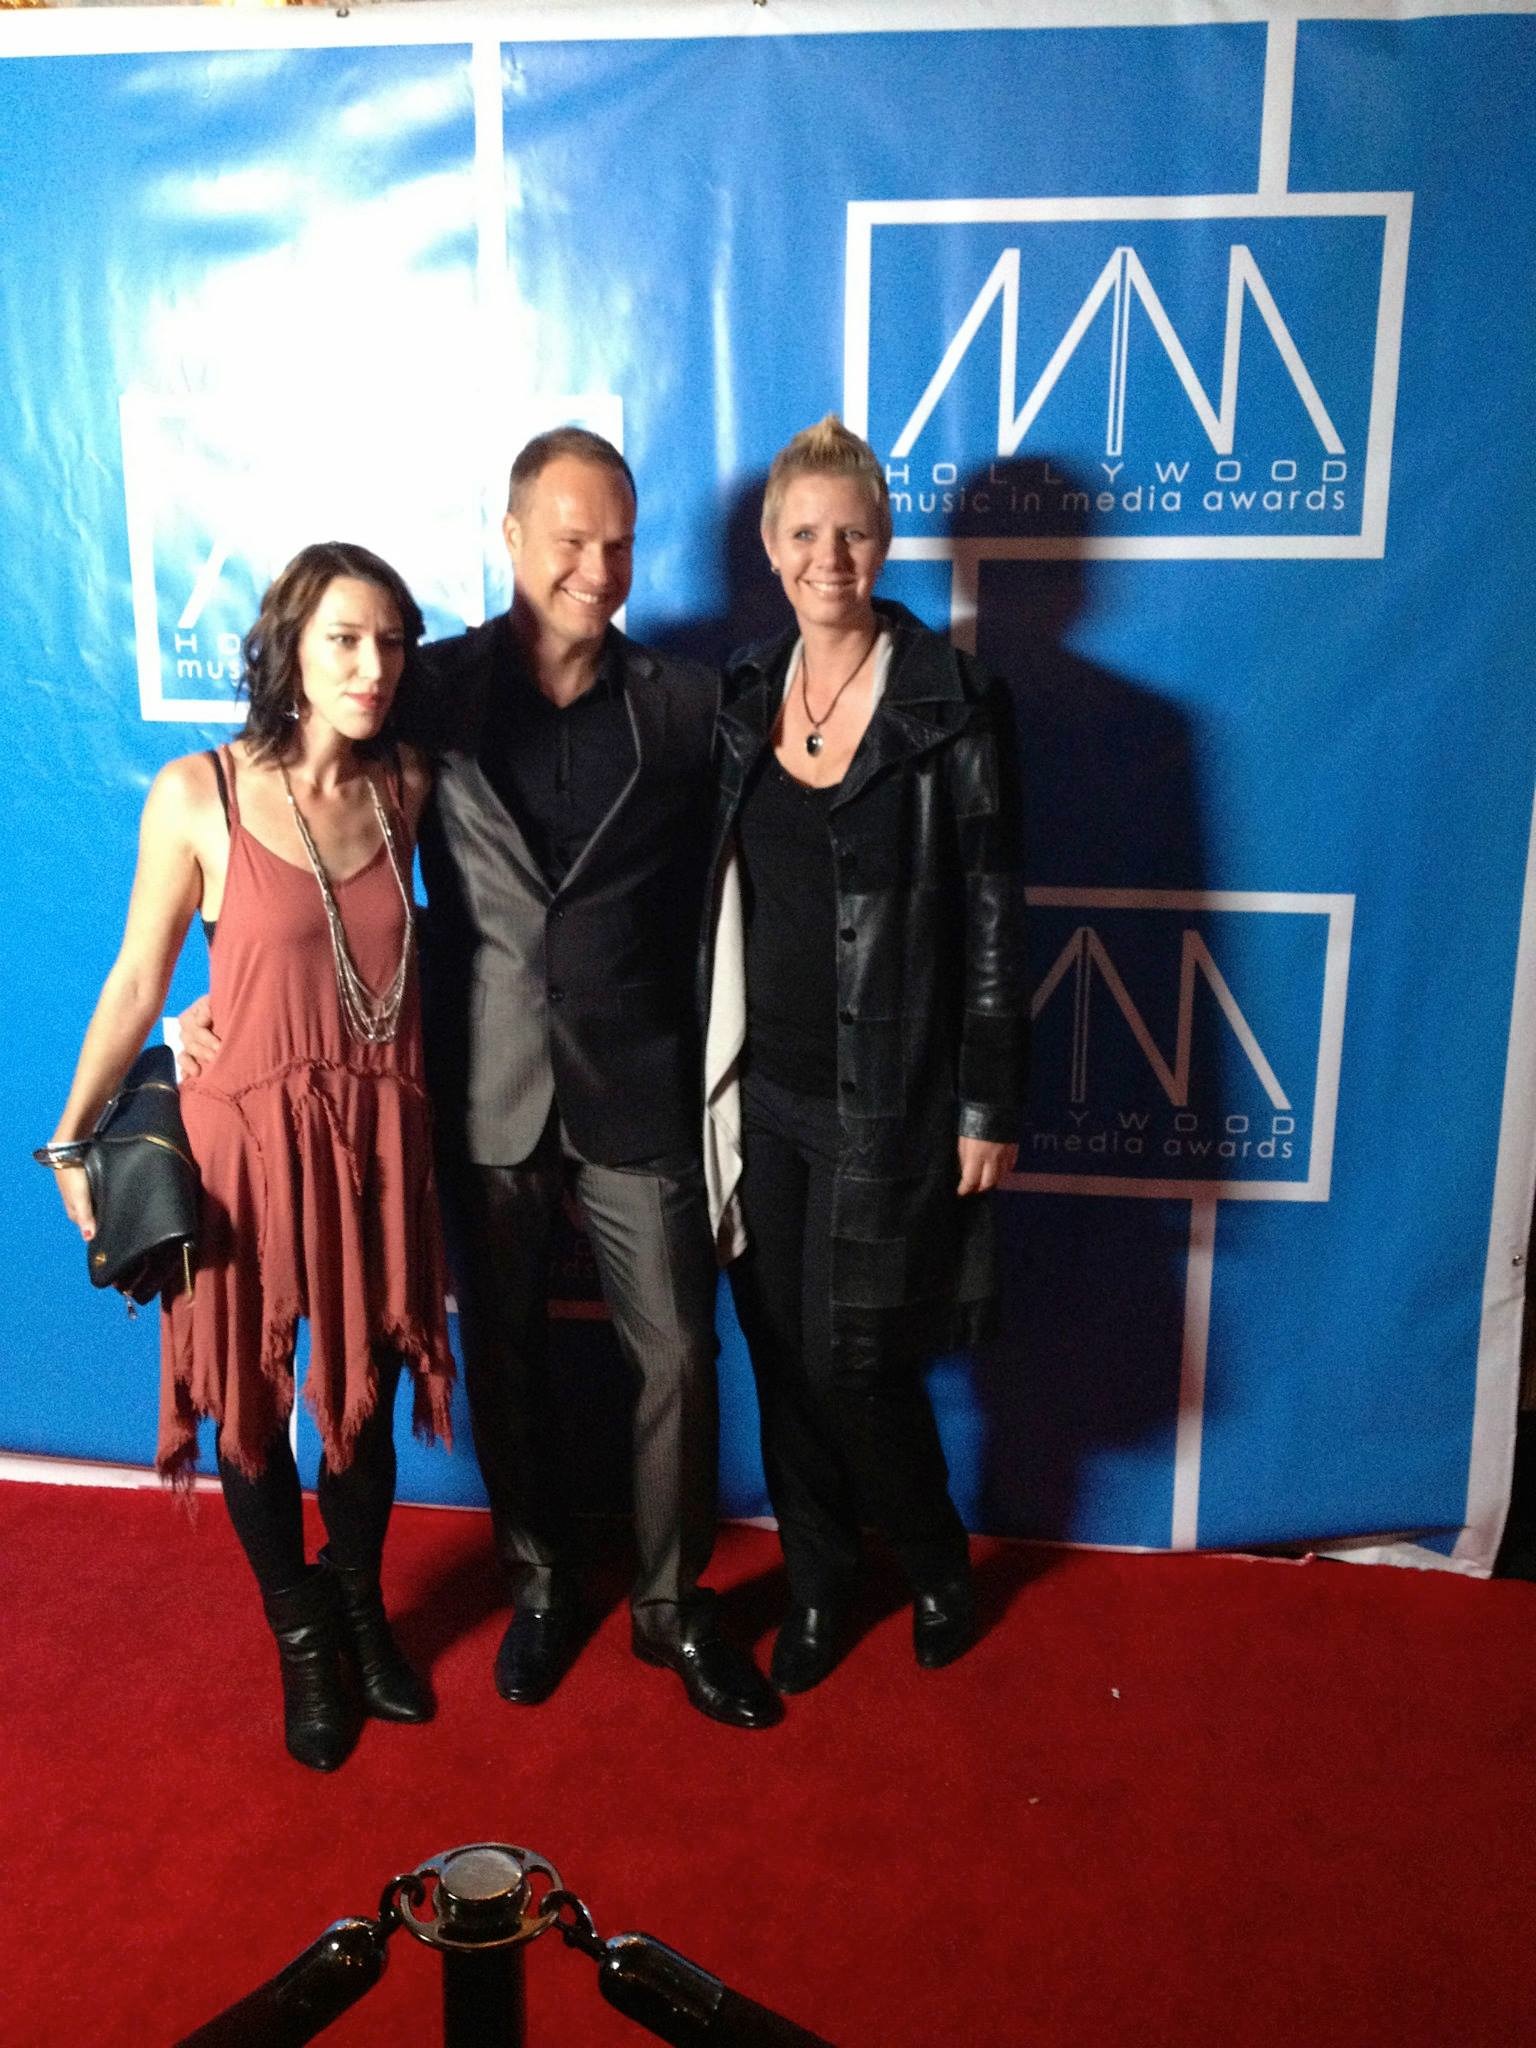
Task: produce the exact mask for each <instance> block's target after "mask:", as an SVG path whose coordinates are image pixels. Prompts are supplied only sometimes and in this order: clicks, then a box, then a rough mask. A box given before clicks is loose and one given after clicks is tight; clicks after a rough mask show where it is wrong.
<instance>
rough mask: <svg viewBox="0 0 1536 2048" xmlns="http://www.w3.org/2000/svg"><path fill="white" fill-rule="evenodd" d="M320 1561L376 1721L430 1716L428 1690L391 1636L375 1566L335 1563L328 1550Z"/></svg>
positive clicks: (345, 1642) (346, 1644) (344, 1641)
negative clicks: (334, 1590)
mask: <svg viewBox="0 0 1536 2048" xmlns="http://www.w3.org/2000/svg"><path fill="white" fill-rule="evenodd" d="M320 1562H321V1564H322V1565H323V1566H324V1568H325V1572H326V1575H327V1577H328V1578H329V1580H330V1582H331V1584H332V1585H333V1586H334V1587H335V1589H336V1609H337V1612H338V1614H339V1615H340V1617H341V1628H342V1647H343V1649H350V1650H351V1653H352V1657H353V1660H354V1661H355V1663H356V1665H357V1675H358V1679H359V1681H360V1682H361V1685H362V1689H363V1699H364V1701H365V1703H366V1704H367V1708H368V1711H369V1713H370V1714H373V1715H374V1716H375V1717H376V1718H377V1719H378V1720H380V1721H430V1720H431V1718H432V1716H433V1714H434V1713H435V1712H436V1711H437V1710H436V1708H435V1707H434V1705H433V1703H432V1695H431V1693H430V1692H428V1690H427V1688H426V1686H425V1684H424V1683H423V1682H422V1680H421V1679H420V1678H418V1677H417V1675H416V1673H415V1672H414V1671H413V1670H412V1669H411V1667H410V1665H409V1664H407V1663H406V1661H405V1658H404V1656H403V1655H402V1654H401V1650H400V1645H399V1644H398V1643H397V1642H396V1641H395V1637H394V1631H393V1630H392V1629H391V1628H390V1625H389V1617H388V1615H387V1614H386V1613H385V1612H384V1595H383V1594H382V1593H381V1592H380V1590H379V1575H378V1572H377V1571H376V1570H373V1571H370V1570H369V1568H368V1567H367V1566H366V1565H351V1564H337V1563H336V1561H335V1559H334V1558H333V1557H332V1556H331V1554H330V1552H329V1551H328V1550H322V1551H321V1553H320Z"/></svg>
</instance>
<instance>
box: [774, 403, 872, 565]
mask: <svg viewBox="0 0 1536 2048" xmlns="http://www.w3.org/2000/svg"><path fill="white" fill-rule="evenodd" d="M799 476H850V477H854V478H856V479H857V480H858V482H860V483H861V484H862V485H863V486H864V488H865V490H866V491H868V493H869V501H870V505H871V508H872V509H873V511H874V515H875V523H876V525H877V527H878V528H879V532H880V539H881V542H882V543H883V544H884V545H885V546H889V545H890V539H891V494H890V492H889V490H888V489H887V488H886V482H885V470H884V469H883V467H882V466H881V463H880V458H879V456H877V455H876V453H875V451H874V449H873V448H871V447H870V445H869V443H868V442H867V441H864V440H861V439H860V438H859V436H858V435H857V434H854V433H851V432H850V431H849V430H848V428H847V427H845V426H844V425H843V423H842V421H841V420H840V419H839V418H838V416H837V414H836V413H835V412H829V413H828V414H827V415H826V417H825V419H819V420H818V421H817V422H816V424H815V426H814V427H802V428H801V430H800V432H799V433H798V434H796V435H795V437H794V439H793V440H792V441H786V442H785V444H784V446H783V447H782V448H781V449H780V450H779V452H778V454H777V455H775V457H774V458H773V466H772V467H771V468H770V470H769V471H768V483H767V486H766V488H765V489H764V491H763V531H764V533H768V532H770V531H771V530H772V528H773V527H774V526H775V525H776V524H777V523H778V517H779V512H780V510H781V508H782V506H783V503H784V493H785V492H786V491H787V490H788V489H789V486H790V485H791V484H792V483H793V482H794V480H795V478H796V477H799Z"/></svg>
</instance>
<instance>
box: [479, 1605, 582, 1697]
mask: <svg viewBox="0 0 1536 2048" xmlns="http://www.w3.org/2000/svg"><path fill="white" fill-rule="evenodd" d="M580 1648H581V1625H580V1620H579V1617H578V1616H577V1615H576V1614H575V1613H574V1612H573V1610H572V1609H571V1608H569V1607H520V1608H519V1609H518V1610H517V1612H516V1614H514V1615H513V1617H512V1619H511V1620H510V1621H509V1622H508V1623H507V1632H506V1634H505V1635H504V1636H503V1637H502V1639H501V1648H500V1649H499V1650H498V1651H497V1652H496V1690H497V1691H498V1692H499V1693H500V1694H501V1696H502V1698H503V1699H504V1700H511V1701H512V1703H513V1705H514V1706H519V1707H536V1706H537V1705H538V1704H539V1702H540V1700H547V1699H548V1698H549V1696H550V1694H551V1693H552V1692H553V1691H554V1689H555V1687H556V1686H557V1685H558V1684H559V1683H560V1681H561V1679H562V1678H564V1676H565V1674H566V1672H567V1671H569V1670H570V1668H571V1665H572V1663H573V1662H574V1660H575V1656H576V1652H577V1651H578V1650H579V1649H580Z"/></svg>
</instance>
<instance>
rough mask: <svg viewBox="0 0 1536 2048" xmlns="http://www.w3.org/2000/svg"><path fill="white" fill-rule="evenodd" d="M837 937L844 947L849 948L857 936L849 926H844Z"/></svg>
mask: <svg viewBox="0 0 1536 2048" xmlns="http://www.w3.org/2000/svg"><path fill="white" fill-rule="evenodd" d="M837 936H838V937H839V938H840V939H841V940H842V941H843V943H844V944H845V945H848V946H851V945H852V944H853V942H854V940H855V939H856V938H857V937H858V936H859V935H858V933H857V932H856V931H855V930H854V928H853V926H852V925H851V924H845V925H844V926H843V928H842V930H841V931H840V932H839V933H838V935H837Z"/></svg>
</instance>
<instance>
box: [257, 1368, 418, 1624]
mask: <svg viewBox="0 0 1536 2048" xmlns="http://www.w3.org/2000/svg"><path fill="white" fill-rule="evenodd" d="M377 1370H378V1375H379V1398H378V1402H377V1405H376V1406H375V1408H374V1411H373V1413H372V1414H371V1415H370V1416H369V1418H368V1420H367V1421H366V1422H365V1423H364V1424H363V1426H362V1428H361V1429H360V1430H359V1431H358V1433H357V1442H356V1444H355V1446H354V1448H353V1452H352V1458H351V1461H350V1463H349V1464H348V1465H347V1466H346V1467H345V1469H344V1470H343V1471H340V1472H333V1471H332V1470H331V1467H330V1463H329V1461H328V1460H327V1459H326V1458H325V1456H324V1455H323V1454H322V1456H321V1459H320V1473H319V1477H318V1479H317V1481H316V1484H315V1498H316V1500H317V1502H318V1504H319V1508H320V1519H321V1521H322V1522H324V1524H325V1533H326V1537H327V1539H328V1544H327V1547H328V1549H329V1551H330V1554H331V1556H332V1557H333V1558H334V1559H335V1561H336V1563H337V1564H340V1565H347V1566H355V1567H358V1568H360V1569H362V1570H365V1571H372V1572H374V1573H375V1574H376V1573H377V1572H378V1569H379V1560H380V1558H381V1557H382V1556H383V1554H384V1532H385V1530H386V1529H387V1528H388V1527H389V1514H390V1509H391V1508H392V1507H393V1506H394V1504H395V1389H396V1387H397V1386H398V1385H399V1383H400V1358H399V1355H398V1354H397V1353H396V1352H393V1351H390V1352H382V1353H380V1354H379V1357H378V1366H377ZM218 1462H219V1480H220V1483H221V1484H222V1485H223V1488H224V1504H225V1506H226V1507H227V1508H228V1509H229V1519H230V1521H231V1522H232V1523H233V1524H234V1529H235V1534H236V1536H238V1537H239V1539H240V1547H241V1549H242V1550H243V1551H244V1552H245V1554H246V1557H247V1559H248V1560H249V1562H250V1567H251V1570H252V1571H253V1572H254V1573H255V1574H256V1583H257V1584H258V1585H259V1586H260V1587H261V1590H262V1592H263V1593H283V1592H286V1591H287V1590H288V1588H289V1587H290V1586H296V1585H297V1584H298V1582H299V1580H300V1579H301V1578H302V1577H303V1576H304V1573H305V1570H306V1569H307V1562H308V1561H307V1559H306V1557H305V1554H304V1504H303V1495H302V1493H301V1491H300V1488H299V1468H298V1466H297V1465H296V1464H295V1463H294V1461H293V1451H292V1448H291V1446H290V1445H289V1442H288V1437H287V1433H286V1431H284V1432H281V1433H280V1434H279V1435H277V1436H275V1437H274V1438H273V1440H272V1442H271V1443H270V1444H269V1445H268V1446H267V1457H266V1463H265V1464H264V1465H263V1466H262V1469H261V1471H260V1472H259V1473H258V1474H257V1475H256V1477H255V1478H254V1479H249V1478H247V1477H246V1475H245V1474H244V1473H243V1472H237V1471H236V1470H235V1468H234V1466H233V1465H230V1464H227V1463H226V1462H225V1459H224V1454H223V1451H222V1449H220V1451H219V1454H218Z"/></svg>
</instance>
